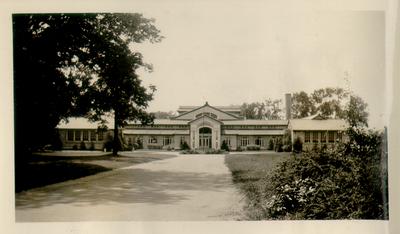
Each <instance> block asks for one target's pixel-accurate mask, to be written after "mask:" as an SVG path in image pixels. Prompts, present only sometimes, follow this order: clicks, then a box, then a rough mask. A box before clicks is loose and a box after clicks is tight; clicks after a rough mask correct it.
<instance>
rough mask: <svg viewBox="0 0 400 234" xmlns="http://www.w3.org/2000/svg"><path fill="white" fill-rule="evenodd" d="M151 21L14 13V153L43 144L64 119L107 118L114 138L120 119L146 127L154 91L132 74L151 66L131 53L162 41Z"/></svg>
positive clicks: (131, 17)
mask: <svg viewBox="0 0 400 234" xmlns="http://www.w3.org/2000/svg"><path fill="white" fill-rule="evenodd" d="M153 23H154V20H153V19H146V18H144V17H143V16H142V15H141V14H111V13H93V14H15V15H13V36H14V97H15V98H14V99H15V134H16V138H15V139H16V150H22V149H24V150H34V149H35V148H38V147H41V146H42V145H43V144H48V143H50V142H51V141H52V139H54V129H55V127H56V126H57V124H58V123H59V122H60V120H62V119H67V118H68V117H71V116H86V117H88V118H90V119H91V120H103V121H104V119H103V116H104V115H105V114H106V113H111V114H113V115H114V118H115V128H116V131H115V133H118V127H119V126H123V125H124V124H126V121H127V120H135V119H139V120H141V121H142V122H143V123H147V122H149V121H151V120H152V116H151V115H148V114H147V113H146V111H145V109H146V108H147V106H148V102H149V101H150V100H152V95H153V92H154V91H155V87H153V86H152V87H150V90H148V88H146V87H144V86H143V85H142V83H141V80H140V79H139V77H138V75H137V73H136V70H137V69H138V68H139V67H145V68H147V69H148V70H150V71H151V66H150V65H148V64H146V63H144V61H143V58H142V55H141V54H140V53H139V52H137V51H133V50H132V49H131V48H132V47H134V45H135V43H141V42H144V41H146V40H147V41H150V42H152V43H153V42H159V41H161V39H162V36H160V31H159V30H158V29H157V28H156V27H155V26H154V24H153ZM116 135H118V134H116Z"/></svg>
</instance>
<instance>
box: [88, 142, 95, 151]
mask: <svg viewBox="0 0 400 234" xmlns="http://www.w3.org/2000/svg"><path fill="white" fill-rule="evenodd" d="M89 150H92V151H93V150H95V148H94V142H93V141H91V142H90V147H89Z"/></svg>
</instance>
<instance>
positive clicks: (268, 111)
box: [240, 98, 283, 120]
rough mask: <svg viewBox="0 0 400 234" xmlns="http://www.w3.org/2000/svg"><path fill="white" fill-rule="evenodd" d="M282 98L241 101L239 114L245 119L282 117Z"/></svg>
mask: <svg viewBox="0 0 400 234" xmlns="http://www.w3.org/2000/svg"><path fill="white" fill-rule="evenodd" d="M281 105H282V100H281V99H270V98H268V99H266V100H265V101H264V102H252V103H243V104H242V105H241V107H240V110H241V115H242V116H243V117H246V118H247V119H275V120H276V119H282V115H283V112H282V107H281Z"/></svg>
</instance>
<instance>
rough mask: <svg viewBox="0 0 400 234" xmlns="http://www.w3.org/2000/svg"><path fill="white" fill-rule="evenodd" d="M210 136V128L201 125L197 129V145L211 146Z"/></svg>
mask: <svg viewBox="0 0 400 234" xmlns="http://www.w3.org/2000/svg"><path fill="white" fill-rule="evenodd" d="M211 137H212V130H211V128H208V127H202V128H200V129H199V147H200V148H201V149H209V148H211Z"/></svg>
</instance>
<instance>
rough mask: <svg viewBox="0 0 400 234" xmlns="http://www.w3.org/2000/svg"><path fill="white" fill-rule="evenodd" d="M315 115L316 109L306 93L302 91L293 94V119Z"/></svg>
mask: <svg viewBox="0 0 400 234" xmlns="http://www.w3.org/2000/svg"><path fill="white" fill-rule="evenodd" d="M315 113H316V108H315V106H314V105H313V102H312V100H311V98H310V97H309V96H308V94H307V93H306V92H304V91H301V92H299V93H294V94H293V96H292V106H291V114H292V118H294V119H298V118H304V117H307V116H310V115H313V114H315Z"/></svg>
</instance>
